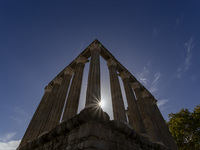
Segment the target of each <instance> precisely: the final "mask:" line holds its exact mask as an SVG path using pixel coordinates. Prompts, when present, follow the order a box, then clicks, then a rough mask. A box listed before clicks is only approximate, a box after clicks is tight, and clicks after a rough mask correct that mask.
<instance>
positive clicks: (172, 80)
mask: <svg viewBox="0 0 200 150" xmlns="http://www.w3.org/2000/svg"><path fill="white" fill-rule="evenodd" d="M199 27H200V1H199V0H191V1H186V0H168V1H166V0H151V1H149V0H123V1H122V0H118V1H110V0H107V1H105V0H101V1H94V0H85V1H81V0H74V1H64V0H60V1H53V0H52V1H47V0H42V1H34V0H29V1H27V0H18V1H16V0H0V72H1V73H0V83H1V84H0V102H1V104H0V149H1V150H4V149H6V150H8V149H10V150H11V149H14V148H15V147H16V146H18V143H19V141H20V140H21V138H22V137H23V134H24V132H25V130H26V128H27V126H28V124H29V122H30V119H31V117H32V115H33V113H34V111H35V110H36V108H37V105H38V104H39V102H40V100H41V98H42V96H43V93H44V87H45V86H46V85H47V84H48V83H49V82H50V81H51V80H52V79H53V78H54V77H55V76H56V75H57V74H58V73H59V72H60V71H61V70H62V69H63V68H64V67H65V66H67V65H68V64H69V63H70V62H71V61H72V60H73V59H74V58H76V56H77V55H78V54H79V53H80V52H81V51H83V50H84V48H86V47H87V46H88V45H89V44H90V43H91V42H92V41H93V40H94V39H95V38H97V39H98V40H99V41H100V42H101V43H102V44H103V45H104V46H105V47H106V48H107V49H108V50H109V51H110V52H111V53H112V54H113V55H114V56H115V58H116V59H118V61H120V62H121V64H122V65H124V66H125V67H126V68H127V69H128V70H129V71H130V72H131V73H132V74H133V75H134V76H135V77H136V78H137V79H138V80H139V81H140V82H141V83H142V84H143V85H144V86H145V87H146V88H147V89H148V90H149V91H151V92H152V94H153V95H154V96H155V98H156V99H157V100H158V105H159V108H160V110H161V112H162V114H163V116H164V118H165V119H166V120H167V119H168V114H169V113H171V112H173V113H175V112H178V111H179V110H180V109H181V108H189V109H190V110H191V109H193V108H194V107H195V106H196V105H198V104H200V95H199V89H200V67H199V66H200V30H199ZM88 66H89V64H86V67H85V72H84V80H83V88H82V92H81V104H80V105H82V104H84V99H85V97H84V93H85V90H86V83H87V70H88ZM101 69H102V71H101V85H102V99H104V101H105V106H104V108H103V109H104V110H105V111H106V112H108V113H109V114H110V116H111V118H112V113H111V112H112V108H111V104H110V93H109V91H110V90H109V84H108V82H109V80H108V79H109V76H108V70H107V66H106V62H105V61H104V60H103V59H101ZM121 84H122V83H121ZM122 91H123V85H122ZM123 96H124V99H125V95H123ZM81 108H82V106H80V108H79V110H80V109H81Z"/></svg>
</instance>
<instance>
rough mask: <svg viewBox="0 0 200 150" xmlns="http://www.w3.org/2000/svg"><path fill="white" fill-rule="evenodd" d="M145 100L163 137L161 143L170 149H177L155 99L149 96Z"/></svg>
mask: <svg viewBox="0 0 200 150" xmlns="http://www.w3.org/2000/svg"><path fill="white" fill-rule="evenodd" d="M147 102H148V105H149V107H150V109H151V112H152V116H153V117H154V118H155V121H156V124H157V125H158V126H159V130H160V133H161V136H162V138H163V143H164V144H165V145H166V146H167V147H171V148H172V149H174V150H177V145H176V143H175V141H174V139H173V137H172V135H171V133H170V131H169V128H168V126H167V125H166V123H165V120H164V118H163V117H162V114H161V112H160V110H159V109H158V106H157V104H156V102H157V100H155V99H154V98H150V97H149V98H148V100H147Z"/></svg>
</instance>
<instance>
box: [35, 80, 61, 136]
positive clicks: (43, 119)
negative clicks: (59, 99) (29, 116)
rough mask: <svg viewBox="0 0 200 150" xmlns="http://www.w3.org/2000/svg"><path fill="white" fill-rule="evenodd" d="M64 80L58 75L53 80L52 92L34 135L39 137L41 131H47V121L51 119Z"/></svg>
mask: <svg viewBox="0 0 200 150" xmlns="http://www.w3.org/2000/svg"><path fill="white" fill-rule="evenodd" d="M61 82H62V78H60V77H57V78H55V79H54V80H53V83H54V85H53V89H52V91H51V93H50V94H49V97H48V100H47V103H46V105H45V106H44V108H43V110H42V112H41V115H40V122H38V126H37V128H36V129H35V131H36V132H35V133H34V136H35V137H38V136H39V135H40V134H41V133H43V132H46V131H47V130H46V122H47V121H48V119H49V115H50V113H51V110H52V107H53V103H54V100H55V97H56V94H57V92H58V89H59V87H60V84H61Z"/></svg>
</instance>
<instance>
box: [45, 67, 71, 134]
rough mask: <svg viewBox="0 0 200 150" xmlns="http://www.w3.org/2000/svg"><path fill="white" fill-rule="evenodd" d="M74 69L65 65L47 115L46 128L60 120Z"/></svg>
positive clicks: (49, 128) (48, 128)
mask: <svg viewBox="0 0 200 150" xmlns="http://www.w3.org/2000/svg"><path fill="white" fill-rule="evenodd" d="M73 73H74V70H73V69H72V68H71V67H67V68H66V69H65V70H64V76H63V81H62V83H61V85H60V87H59V89H58V92H57V94H56V97H55V100H54V103H53V107H52V110H51V113H50V115H49V119H48V122H47V123H46V130H51V129H52V128H54V127H55V126H56V125H57V124H59V122H60V118H61V114H62V110H63V107H64V103H65V99H66V95H67V91H68V88H69V84H70V80H71V77H72V75H73Z"/></svg>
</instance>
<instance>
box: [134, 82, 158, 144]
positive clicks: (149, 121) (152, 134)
mask: <svg viewBox="0 0 200 150" xmlns="http://www.w3.org/2000/svg"><path fill="white" fill-rule="evenodd" d="M132 87H133V89H134V91H135V94H136V97H137V102H138V106H139V109H140V113H141V115H142V119H143V122H144V124H145V127H146V130H147V133H148V135H149V138H150V140H151V141H153V142H160V137H159V135H158V133H157V130H156V127H157V126H156V125H155V122H154V120H153V118H152V114H151V111H150V109H149V106H148V105H147V104H146V102H145V100H144V98H145V97H146V95H145V93H142V90H141V89H140V85H139V84H138V82H134V83H133V84H132Z"/></svg>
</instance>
